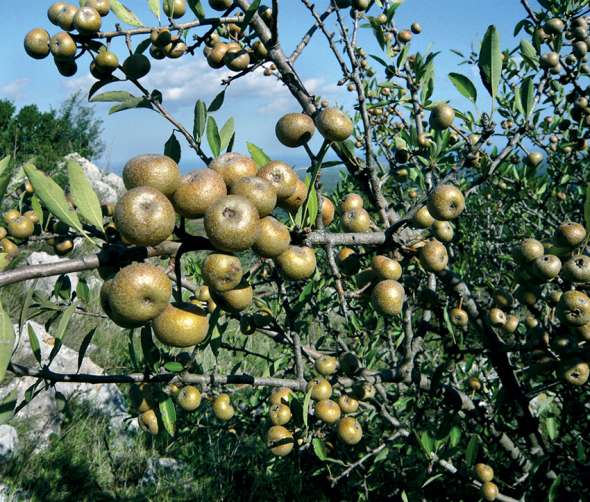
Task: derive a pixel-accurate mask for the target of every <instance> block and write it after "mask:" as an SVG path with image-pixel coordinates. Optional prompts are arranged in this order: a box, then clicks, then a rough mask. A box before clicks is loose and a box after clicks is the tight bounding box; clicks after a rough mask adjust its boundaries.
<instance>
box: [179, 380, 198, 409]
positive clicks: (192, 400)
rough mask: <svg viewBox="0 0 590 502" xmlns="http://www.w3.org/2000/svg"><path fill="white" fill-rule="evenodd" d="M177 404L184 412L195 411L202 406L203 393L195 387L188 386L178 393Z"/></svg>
mask: <svg viewBox="0 0 590 502" xmlns="http://www.w3.org/2000/svg"><path fill="white" fill-rule="evenodd" d="M176 402H177V403H178V404H179V406H180V407H181V408H182V409H183V410H184V411H195V410H196V409H197V408H198V407H199V406H201V392H200V391H199V389H197V388H196V387H195V386H194V385H187V386H185V387H183V388H182V389H180V391H179V392H178V394H177V396H176Z"/></svg>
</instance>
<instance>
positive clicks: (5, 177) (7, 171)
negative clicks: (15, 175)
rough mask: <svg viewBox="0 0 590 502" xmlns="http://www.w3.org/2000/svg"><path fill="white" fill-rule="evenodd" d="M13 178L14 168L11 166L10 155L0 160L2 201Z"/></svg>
mask: <svg viewBox="0 0 590 502" xmlns="http://www.w3.org/2000/svg"><path fill="white" fill-rule="evenodd" d="M11 176H12V166H11V165H10V155H8V156H7V157H4V158H3V159H2V160H0V201H2V199H3V198H4V194H5V193H6V187H8V183H10V177H11Z"/></svg>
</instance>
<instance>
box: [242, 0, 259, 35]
mask: <svg viewBox="0 0 590 502" xmlns="http://www.w3.org/2000/svg"><path fill="white" fill-rule="evenodd" d="M260 2H261V0H254V2H252V3H251V4H250V7H248V10H247V11H246V14H245V15H244V19H243V20H242V21H241V22H240V26H241V27H242V29H244V28H245V27H246V26H248V25H249V24H250V21H252V18H253V17H254V14H256V12H257V11H258V7H260Z"/></svg>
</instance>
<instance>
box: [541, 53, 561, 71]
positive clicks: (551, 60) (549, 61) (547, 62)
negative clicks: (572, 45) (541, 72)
mask: <svg viewBox="0 0 590 502" xmlns="http://www.w3.org/2000/svg"><path fill="white" fill-rule="evenodd" d="M540 62H541V66H542V67H543V68H557V67H559V54H557V52H553V51H550V52H547V53H545V54H543V55H542V56H541V61H540Z"/></svg>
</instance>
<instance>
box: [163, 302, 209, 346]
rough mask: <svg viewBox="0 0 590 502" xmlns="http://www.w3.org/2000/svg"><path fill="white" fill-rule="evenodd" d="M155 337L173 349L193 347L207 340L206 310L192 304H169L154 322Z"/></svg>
mask: <svg viewBox="0 0 590 502" xmlns="http://www.w3.org/2000/svg"><path fill="white" fill-rule="evenodd" d="M152 326H153V329H154V335H156V338H157V339H158V340H160V342H162V343H163V344H165V345H169V346H171V347H192V346H193V345H198V344H199V343H201V342H202V341H203V340H205V338H207V332H208V330H209V321H208V320H207V314H206V312H205V311H204V310H202V309H200V308H199V307H197V306H196V305H194V304H192V303H181V304H177V303H175V304H169V305H168V306H167V307H166V308H165V309H164V311H163V312H162V313H161V314H160V315H159V316H158V317H156V318H155V319H154V320H153V321H152Z"/></svg>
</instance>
